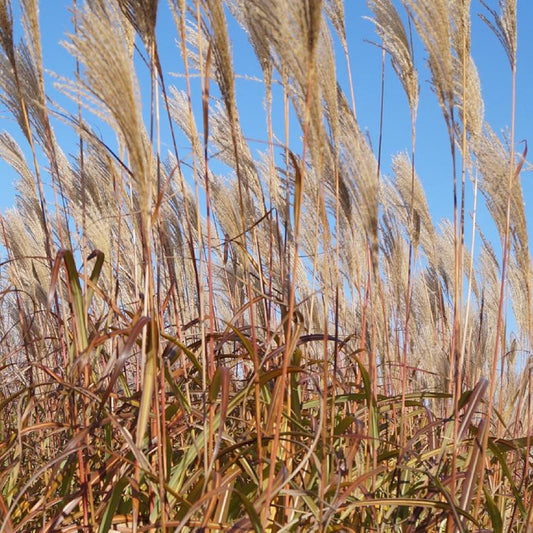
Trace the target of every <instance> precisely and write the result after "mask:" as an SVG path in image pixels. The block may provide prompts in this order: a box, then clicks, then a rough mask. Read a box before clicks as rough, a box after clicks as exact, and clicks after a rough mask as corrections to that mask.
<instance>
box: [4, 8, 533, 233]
mask: <svg viewBox="0 0 533 533" xmlns="http://www.w3.org/2000/svg"><path fill="white" fill-rule="evenodd" d="M40 5H41V13H40V20H41V32H42V37H43V54H44V65H45V68H46V69H48V71H50V72H55V73H58V74H60V75H65V76H72V77H73V76H74V72H75V63H74V60H73V59H72V58H71V57H70V56H69V55H68V53H67V52H66V51H65V50H64V49H63V48H62V47H61V45H60V44H59V42H60V41H61V40H64V39H65V34H66V33H67V32H69V31H72V23H71V13H70V11H69V9H68V8H69V6H70V5H71V1H70V0H41V3H40ZM489 5H490V6H491V7H493V8H497V7H498V6H497V2H496V0H492V1H489ZM345 9H346V24H347V33H348V42H349V48H350V60H351V69H352V74H353V80H354V85H355V98H356V107H357V117H358V120H359V123H360V125H361V128H362V129H363V130H364V131H368V135H369V137H370V138H371V140H372V143H373V146H374V148H375V150H377V144H378V132H379V112H380V89H381V61H382V59H381V51H380V50H379V49H378V48H377V47H376V46H374V45H372V44H370V43H369V42H368V41H373V42H377V41H378V38H377V36H376V33H375V31H374V27H373V24H372V23H371V22H370V21H369V20H367V19H365V18H364V17H367V16H371V13H370V11H369V10H368V8H367V6H366V2H365V0H347V1H346V2H345ZM479 12H484V8H483V6H482V5H481V3H480V2H479V0H473V1H472V22H473V28H472V53H473V57H474V60H475V62H476V64H477V67H478V70H479V74H480V77H481V83H482V94H483V98H484V100H485V117H486V119H487V120H488V122H489V123H490V124H491V126H492V128H493V129H494V131H496V132H497V133H501V132H503V131H504V130H505V129H506V128H508V127H509V126H510V123H511V73H510V68H509V64H508V61H507V58H506V55H505V52H504V50H503V49H502V47H501V45H500V43H499V42H498V40H497V38H496V36H495V35H494V34H493V33H492V31H491V30H490V29H489V28H488V27H487V26H486V25H485V24H484V23H483V22H482V21H481V20H480V19H479V17H478V16H477V14H478V13H479ZM16 13H17V12H16V11H15V16H16ZM229 25H230V35H231V36H232V38H233V46H234V61H235V72H236V73H237V74H240V75H251V76H257V77H260V76H261V71H260V68H259V65H258V63H257V61H256V60H255V57H254V54H253V51H252V49H251V47H250V46H249V45H248V44H247V39H246V35H245V34H244V32H243V31H242V30H241V29H240V27H239V26H238V25H237V23H236V22H235V21H234V20H232V19H231V18H230V20H229ZM532 26H533V2H532V1H531V0H518V35H519V41H518V84H517V117H516V119H517V120H516V141H517V142H519V141H520V140H522V139H528V140H530V141H531V139H533V68H532V67H533V36H532V32H531V28H532ZM158 33H159V37H160V39H159V46H160V47H161V52H162V57H163V66H164V69H165V71H166V73H167V74H166V82H167V84H168V85H172V84H173V85H176V86H178V87H179V88H184V80H183V79H180V78H176V77H172V76H171V75H170V73H171V72H174V73H176V72H181V71H182V68H181V60H180V53H179V50H178V48H177V46H176V31H175V27H174V25H173V22H172V18H171V16H170V15H169V11H168V6H167V5H166V3H165V2H162V3H161V11H160V13H159V19H158ZM415 48H416V53H417V57H416V61H417V65H418V68H419V81H420V86H421V94H420V106H419V112H418V121H417V172H418V174H419V176H420V178H421V180H422V182H423V184H424V187H425V190H426V195H427V198H428V202H429V206H430V210H431V212H432V215H433V218H434V220H435V221H438V220H440V219H441V218H443V217H451V215H452V207H453V198H452V186H451V184H452V173H451V158H450V151H449V141H448V137H447V132H446V128H445V124H444V120H443V117H442V114H441V112H440V109H439V106H438V103H437V98H436V96H435V95H434V94H433V92H432V90H431V86H430V83H429V79H430V75H429V72H428V71H427V69H426V67H425V58H424V56H423V53H422V51H421V48H420V46H417V45H415ZM338 51H339V53H338V61H337V62H338V72H339V81H340V82H341V84H342V85H343V87H344V88H345V90H346V93H347V94H349V90H348V85H347V77H346V69H345V63H344V55H343V54H342V53H341V50H340V47H339V50H338ZM140 72H141V79H142V76H143V75H145V74H146V72H145V71H143V70H142V68H141V70H140ZM144 79H145V80H146V79H147V76H145V77H144ZM53 81H54V80H53V77H52V76H48V77H47V90H48V92H49V94H50V95H51V96H52V97H53V98H57V101H58V102H59V103H60V105H63V106H70V108H71V109H73V107H72V104H71V103H70V102H69V100H68V99H67V98H65V97H64V96H62V95H61V94H60V93H58V92H57V91H55V90H54V88H53V86H52V84H53ZM193 83H194V82H193ZM196 83H198V87H199V81H197V82H196ZM141 88H142V90H143V91H144V92H145V93H147V94H148V91H147V88H146V85H144V86H143V85H141ZM236 88H237V101H238V102H239V106H240V111H241V120H242V125H243V129H244V133H245V135H246V136H248V137H250V138H253V139H260V140H264V141H266V140H267V133H266V122H265V113H264V111H263V107H262V106H263V98H264V90H263V87H262V86H261V84H260V83H257V82H254V81H250V80H245V79H241V78H238V79H237V81H236ZM193 94H196V95H197V102H196V103H197V105H198V106H199V105H200V97H201V95H200V91H199V90H197V91H196V93H194V87H193ZM146 107H147V109H148V106H146ZM278 109H281V107H280V106H278ZM384 117H385V118H384V135H383V147H382V165H383V166H382V168H383V170H384V172H385V173H386V172H387V170H388V168H389V165H390V162H391V158H392V156H393V155H394V154H395V153H398V152H400V151H404V150H409V149H410V142H411V141H410V117H409V109H408V106H407V101H406V98H405V95H404V92H403V89H402V87H401V85H400V82H399V81H398V80H397V78H396V76H395V74H394V72H393V70H392V68H391V66H390V63H389V61H388V60H387V63H386V88H385V113H384ZM200 123H201V121H200ZM54 125H55V130H56V136H57V138H58V140H59V143H60V145H61V146H62V147H63V149H64V150H65V151H66V152H67V153H69V152H70V153H75V151H76V137H75V136H74V134H73V132H72V131H71V129H70V128H69V127H68V126H67V125H64V124H62V123H60V122H55V124H54ZM0 130H8V131H10V132H11V133H12V134H13V135H14V136H15V138H16V139H17V140H19V141H20V142H21V144H22V146H23V148H24V144H23V141H22V139H21V136H20V134H18V132H17V128H16V125H15V124H14V121H13V119H12V118H11V117H8V116H7V114H6V111H5V110H0ZM101 131H102V133H103V134H104V135H105V126H102V130H101ZM164 141H165V139H163V145H162V147H163V150H165V147H167V148H170V146H169V145H168V144H167V145H165V142H164ZM181 141H182V146H181V148H182V151H181V153H180V156H182V157H183V156H184V155H185V154H186V146H185V145H184V144H183V143H184V141H183V139H182V140H181ZM255 146H256V147H257V149H260V150H265V145H261V144H256V145H255ZM522 148H523V147H522V146H518V145H517V150H522ZM532 149H533V147H532ZM0 173H1V174H0V180H1V181H0V188H1V189H0V190H1V195H0V209H1V210H2V211H3V210H4V209H5V208H8V207H9V206H11V205H12V204H13V202H14V194H15V192H14V188H13V182H14V181H15V180H16V175H15V172H14V171H13V170H12V169H11V168H10V167H7V166H6V165H5V164H4V163H0ZM532 174H533V173H531V172H529V173H524V174H523V178H522V185H523V189H524V198H525V201H526V209H527V206H528V205H531V203H532V202H533V175H532ZM471 205H472V202H471V198H470V197H467V211H468V210H469V209H470V208H471ZM530 218H531V217H530ZM478 223H479V224H480V225H481V227H483V229H484V230H486V228H487V227H490V225H491V221H490V219H489V218H488V215H486V212H484V211H483V209H481V210H480V212H479V215H478Z"/></svg>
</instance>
